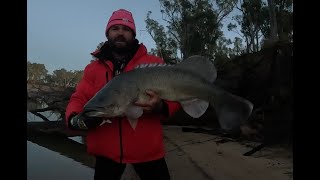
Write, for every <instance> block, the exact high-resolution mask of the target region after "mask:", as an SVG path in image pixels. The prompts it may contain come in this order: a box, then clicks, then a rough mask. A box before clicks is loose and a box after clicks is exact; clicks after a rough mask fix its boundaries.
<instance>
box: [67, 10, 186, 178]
mask: <svg viewBox="0 0 320 180" xmlns="http://www.w3.org/2000/svg"><path fill="white" fill-rule="evenodd" d="M105 33H106V37H107V39H108V41H106V42H105V43H104V45H103V46H102V47H101V48H99V49H98V50H96V51H95V52H93V53H92V55H93V56H94V57H96V58H97V59H96V60H94V61H92V62H91V63H90V64H88V65H87V66H86V67H85V69H84V76H83V78H82V79H81V81H80V82H79V84H78V85H77V87H76V91H75V92H74V93H73V94H72V96H71V98H70V101H69V104H68V106H67V108H66V122H67V127H68V128H70V129H72V130H87V131H88V133H87V139H86V145H87V150H88V153H89V154H92V155H94V156H95V157H96V164H95V174H94V179H95V180H100V179H101V180H102V179H104V180H106V179H108V180H111V179H120V178H121V175H122V173H123V171H124V169H125V165H126V163H131V164H132V165H133V167H134V168H135V170H136V172H137V174H138V175H139V177H140V178H141V179H142V180H144V179H153V180H156V179H161V180H167V179H170V176H169V172H168V168H167V164H166V161H165V159H164V156H165V150H164V143H163V132H162V125H161V121H162V120H165V119H166V118H168V117H170V116H171V115H173V114H174V113H175V112H176V111H177V110H178V109H179V108H180V107H181V106H180V104H178V103H177V102H169V101H165V100H162V99H160V98H159V96H158V95H157V94H156V93H155V92H152V91H147V92H146V93H147V94H148V95H149V96H150V101H149V102H148V103H141V102H136V104H137V105H139V106H142V107H143V109H144V114H143V116H142V117H140V118H139V120H138V123H137V125H136V127H135V129H133V128H132V127H131V125H130V123H129V122H128V120H127V119H126V118H125V117H118V118H113V119H111V122H108V123H105V121H104V120H103V119H101V118H83V117H82V116H78V115H79V113H81V111H82V108H83V106H84V105H85V104H86V103H87V102H88V101H89V100H90V99H91V98H92V97H93V96H94V94H95V93H96V92H98V91H99V90H100V89H101V88H102V87H103V86H104V85H105V84H106V83H108V81H110V80H111V79H112V78H113V77H114V76H117V75H119V74H120V73H122V72H127V71H130V70H132V69H133V68H134V67H135V66H136V65H138V64H141V63H164V62H163V60H162V59H161V58H159V57H156V56H152V55H148V54H147V49H146V47H145V46H144V45H143V44H142V43H141V44H139V41H138V40H137V39H135V35H136V28H135V23H134V19H133V17H132V14H131V12H129V11H127V10H124V9H119V10H117V11H115V12H113V14H112V16H111V17H110V19H109V21H108V24H107V27H106V31H105ZM150 81H152V79H150Z"/></svg>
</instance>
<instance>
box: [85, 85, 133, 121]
mask: <svg viewBox="0 0 320 180" xmlns="http://www.w3.org/2000/svg"><path fill="white" fill-rule="evenodd" d="M107 87H108V86H107ZM136 96H137V90H136V88H134V87H132V86H128V84H127V86H120V87H119V86H114V87H112V86H111V87H110V86H109V87H108V88H103V89H102V90H100V91H99V92H98V93H96V95H95V96H94V97H93V98H91V99H90V100H89V101H88V102H87V104H86V105H85V106H84V108H83V113H84V114H85V115H86V116H88V117H104V118H112V117H121V116H124V114H125V112H126V109H127V108H128V106H130V104H131V103H132V102H133V101H134V99H135V98H136Z"/></svg>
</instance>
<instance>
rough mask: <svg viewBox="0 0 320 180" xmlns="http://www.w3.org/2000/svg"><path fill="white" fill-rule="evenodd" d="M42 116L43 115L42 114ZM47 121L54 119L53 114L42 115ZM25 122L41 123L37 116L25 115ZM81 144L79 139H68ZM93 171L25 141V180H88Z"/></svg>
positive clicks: (91, 176)
mask: <svg viewBox="0 0 320 180" xmlns="http://www.w3.org/2000/svg"><path fill="white" fill-rule="evenodd" d="M42 114H43V113H42ZM44 115H46V117H48V119H55V118H56V115H55V114H51V113H50V114H49V113H46V114H44ZM27 118H28V119H27V121H28V122H30V121H42V120H41V119H40V118H38V117H37V116H34V115H33V114H31V113H27ZM70 139H72V140H74V141H77V142H80V143H82V141H81V139H80V137H73V138H70ZM93 173H94V171H93V169H92V168H89V167H87V166H85V165H83V164H81V163H79V162H77V161H74V160H73V159H71V158H69V157H66V156H63V155H61V154H60V153H59V152H55V151H52V150H50V149H47V148H45V147H42V146H41V145H38V144H35V143H32V142H30V141H27V179H28V180H72V179H75V180H90V179H93Z"/></svg>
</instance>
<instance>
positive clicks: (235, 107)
mask: <svg viewBox="0 0 320 180" xmlns="http://www.w3.org/2000/svg"><path fill="white" fill-rule="evenodd" d="M214 90H215V93H214V94H215V96H214V97H212V98H211V100H210V103H211V105H212V106H213V107H214V109H215V111H216V115H217V118H218V121H219V124H220V126H221V128H222V129H223V130H225V131H226V132H237V131H239V130H240V126H241V125H242V124H243V123H244V122H246V121H247V120H248V119H249V117H250V116H251V113H252V110H253V104H252V103H251V102H250V101H248V100H247V99H245V98H242V97H240V96H237V95H234V94H232V93H229V92H227V91H224V90H223V89H220V88H214Z"/></svg>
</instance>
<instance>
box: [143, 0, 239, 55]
mask: <svg viewBox="0 0 320 180" xmlns="http://www.w3.org/2000/svg"><path fill="white" fill-rule="evenodd" d="M159 2H160V6H161V13H162V15H163V17H162V18H163V20H164V21H165V22H167V26H166V28H167V29H166V31H165V30H164V28H163V27H162V25H159V23H158V22H157V21H155V20H152V19H150V13H148V15H147V20H146V23H147V29H148V32H149V33H150V34H151V35H152V36H153V37H154V40H155V42H156V44H157V48H161V52H162V53H163V52H164V51H169V52H168V53H172V54H173V53H177V52H180V55H178V56H179V57H180V58H181V59H184V58H186V57H188V56H190V55H194V54H199V55H203V56H207V57H209V58H212V57H213V56H214V55H215V53H217V51H216V49H223V48H224V47H220V48H217V46H218V44H217V41H218V39H219V38H220V37H222V36H223V33H222V31H221V30H220V29H221V27H222V24H221V21H222V20H223V19H224V18H225V17H226V16H227V15H228V14H229V13H230V12H231V11H232V9H233V7H234V6H235V3H236V1H235V0H228V1H222V0H217V1H216V3H215V4H213V3H212V2H211V1H209V0H196V1H191V0H172V1H169V0H159ZM214 5H215V6H214ZM213 7H216V9H215V8H213ZM156 36H158V37H156ZM220 41H223V39H221V40H220ZM174 49H176V50H174ZM163 54H164V53H163ZM172 54H171V56H174V55H172Z"/></svg>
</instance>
